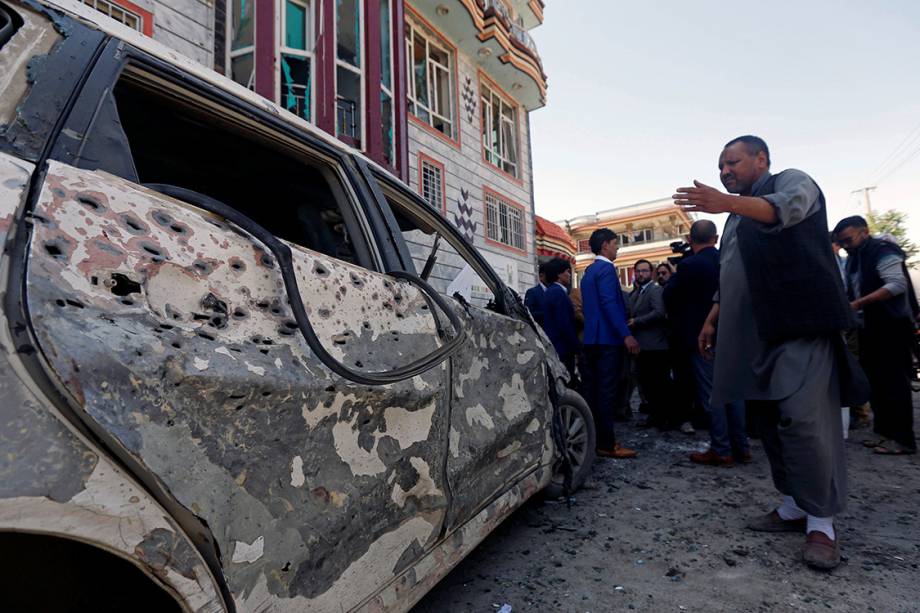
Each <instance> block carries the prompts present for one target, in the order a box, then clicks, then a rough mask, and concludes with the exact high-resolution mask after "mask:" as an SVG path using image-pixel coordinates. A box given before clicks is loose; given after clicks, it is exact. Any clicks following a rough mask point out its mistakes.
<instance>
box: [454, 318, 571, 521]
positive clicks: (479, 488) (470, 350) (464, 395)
mask: <svg viewBox="0 0 920 613" xmlns="http://www.w3.org/2000/svg"><path fill="white" fill-rule="evenodd" d="M463 317H464V318H465V322H464V323H465V324H466V327H467V329H468V330H469V334H470V343H469V344H468V345H466V346H465V347H464V351H462V352H460V353H458V354H457V355H456V356H455V357H454V358H452V361H451V370H452V373H453V375H452V382H451V386H452V395H451V417H450V454H449V457H448V460H447V479H448V483H450V487H451V491H452V492H453V498H452V500H451V508H450V515H449V518H448V526H449V528H451V529H452V528H454V527H456V526H458V525H460V524H462V523H463V522H465V521H467V520H468V519H470V518H471V517H473V516H474V515H476V514H477V513H478V512H479V510H480V509H482V508H483V506H484V505H485V504H487V503H488V502H490V501H491V500H492V499H493V498H495V497H496V496H498V495H499V494H501V493H502V492H503V491H504V490H506V489H507V488H508V487H509V485H510V484H511V483H513V482H514V481H516V480H517V479H520V478H521V477H522V476H523V475H524V474H526V473H527V472H528V471H530V470H532V469H533V468H534V467H536V466H538V465H548V464H550V463H551V462H552V453H553V441H552V436H551V425H552V411H553V407H552V403H551V401H550V397H549V393H548V385H549V378H548V376H547V372H546V350H545V349H544V346H543V344H542V342H541V341H540V337H539V336H538V335H537V333H536V332H535V331H534V329H533V328H532V327H531V326H530V325H529V324H528V323H527V322H524V321H522V320H520V319H514V318H511V317H505V316H503V315H498V314H496V313H493V312H491V311H487V310H485V309H480V308H477V307H472V306H470V307H468V308H466V309H465V312H464V313H463Z"/></svg>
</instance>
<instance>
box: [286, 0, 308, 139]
mask: <svg viewBox="0 0 920 613" xmlns="http://www.w3.org/2000/svg"><path fill="white" fill-rule="evenodd" d="M283 2H284V11H283V12H282V14H281V15H282V31H283V32H284V36H283V37H282V40H281V49H280V58H279V59H280V64H281V89H280V100H279V103H280V104H281V106H283V107H284V108H285V109H287V110H289V111H291V112H292V113H294V114H295V115H297V116H299V117H303V118H304V119H306V120H307V121H311V119H312V117H313V109H312V106H313V104H312V102H313V78H312V77H313V19H312V13H311V8H312V6H311V3H310V2H309V0H283Z"/></svg>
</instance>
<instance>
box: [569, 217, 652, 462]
mask: <svg viewBox="0 0 920 613" xmlns="http://www.w3.org/2000/svg"><path fill="white" fill-rule="evenodd" d="M588 242H589V244H590V245H591V251H593V252H594V255H595V256H596V257H595V260H594V263H593V264H591V265H590V266H589V267H588V269H587V270H586V271H585V276H584V278H583V279H582V280H581V298H582V304H583V308H584V315H585V331H584V344H585V358H586V359H585V377H584V378H585V385H584V388H585V391H586V395H587V398H586V400H587V401H588V405H589V406H590V407H591V412H592V413H593V414H594V422H595V424H596V426H597V447H598V448H597V455H599V456H603V457H608V458H633V457H635V456H636V452H635V451H633V450H632V449H627V448H625V447H622V446H621V445H620V444H619V443H617V442H616V437H615V436H614V433H613V412H614V404H615V402H616V398H617V387H618V385H619V384H620V371H621V370H622V369H623V362H624V358H625V354H624V347H625V349H626V350H628V351H629V352H630V353H632V354H637V353H639V342H638V341H636V339H635V337H633V335H632V333H631V332H630V331H629V326H627V325H626V301H625V300H624V299H623V290H622V289H621V288H620V280H619V278H618V277H617V271H616V267H615V266H614V264H613V260H614V259H615V258H616V257H617V248H618V240H617V235H616V234H614V232H613V231H612V230H609V229H608V228H601V229H599V230H595V231H594V232H593V233H592V234H591V237H590V238H589V239H588Z"/></svg>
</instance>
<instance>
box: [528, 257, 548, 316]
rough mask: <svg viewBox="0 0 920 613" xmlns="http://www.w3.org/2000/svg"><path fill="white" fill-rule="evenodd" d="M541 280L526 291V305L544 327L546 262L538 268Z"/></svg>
mask: <svg viewBox="0 0 920 613" xmlns="http://www.w3.org/2000/svg"><path fill="white" fill-rule="evenodd" d="M538 274H539V279H540V282H539V283H537V284H536V285H534V286H533V287H531V288H530V289H528V290H527V291H526V292H525V293H524V306H525V307H527V310H528V311H530V315H531V317H533V320H534V321H535V322H537V323H538V324H540V327H541V328H542V327H543V298H544V294H545V293H546V279H545V275H546V264H540V268H539V269H538Z"/></svg>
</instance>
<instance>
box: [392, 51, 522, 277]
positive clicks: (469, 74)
mask: <svg viewBox="0 0 920 613" xmlns="http://www.w3.org/2000/svg"><path fill="white" fill-rule="evenodd" d="M457 56H458V62H457V86H458V88H457V89H458V96H457V99H458V101H459V109H458V113H457V114H458V116H459V117H458V120H459V125H460V139H459V140H460V143H459V145H458V144H457V143H455V142H450V141H448V140H447V139H445V138H444V137H442V135H440V134H438V133H435V132H433V131H431V130H428V129H426V128H425V127H422V126H420V125H419V124H418V123H417V122H415V121H414V120H412V119H410V121H409V134H408V135H409V183H410V186H411V187H412V189H413V190H415V191H416V192H419V191H420V187H419V152H421V153H422V154H424V155H427V156H429V157H431V158H433V159H434V160H435V161H437V162H440V163H441V164H443V165H444V167H445V174H446V177H445V182H446V198H447V213H446V214H447V219H448V220H449V221H450V222H451V223H453V224H454V225H455V226H457V227H458V229H459V230H460V231H461V232H463V233H465V234H467V238H471V237H472V240H473V243H474V245H475V246H476V247H477V248H478V249H479V250H480V251H481V252H482V253H483V255H484V256H485V258H486V260H488V261H489V263H490V264H491V265H492V267H493V268H494V269H495V271H496V272H497V273H498V275H499V276H500V277H501V278H502V280H504V281H505V283H507V284H508V285H509V286H510V287H512V288H513V289H515V290H517V291H519V292H523V291H524V290H525V289H526V288H527V287H530V286H531V285H533V284H535V283H536V271H535V264H534V262H535V261H536V256H535V253H534V239H533V237H534V221H533V206H532V203H531V196H530V184H531V176H530V160H529V147H528V139H529V137H530V135H529V134H528V132H527V115H526V111H525V110H524V109H523V108H519V109H518V113H517V123H518V125H517V128H518V134H519V138H518V140H519V168H520V170H519V172H518V174H519V175H520V178H519V179H518V180H515V179H513V178H511V177H510V176H509V175H507V174H504V173H502V172H501V171H499V170H498V169H497V168H495V167H494V166H492V165H491V164H489V163H487V162H485V161H484V160H483V153H482V136H481V115H480V113H481V109H480V105H481V101H480V72H479V69H478V67H477V66H476V64H475V63H473V62H472V61H471V59H470V58H469V57H467V56H465V55H463V54H462V53H459V52H458V53H457ZM486 77H488V75H486ZM486 188H487V189H490V190H492V191H495V192H497V193H499V194H501V195H502V196H504V197H506V198H508V199H510V200H511V201H512V202H514V203H515V204H518V205H520V206H521V207H523V209H524V245H525V249H526V253H525V252H520V251H516V250H513V249H510V248H505V247H502V246H499V245H496V244H494V243H490V242H487V241H486V238H485V236H486V227H485V203H484V201H483V196H484V194H483V192H484V189H486ZM464 194H465V195H466V198H465V199H464ZM470 209H472V213H471V214H468V213H469V210H470ZM460 220H462V223H459V221H460ZM470 230H472V232H471V231H470ZM419 251H421V249H419ZM437 272H438V271H437V270H436V273H437ZM454 272H459V269H457V270H456V271H454ZM442 274H449V273H448V271H447V270H444V271H443V272H442Z"/></svg>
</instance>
